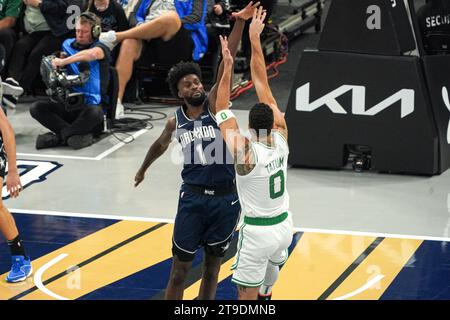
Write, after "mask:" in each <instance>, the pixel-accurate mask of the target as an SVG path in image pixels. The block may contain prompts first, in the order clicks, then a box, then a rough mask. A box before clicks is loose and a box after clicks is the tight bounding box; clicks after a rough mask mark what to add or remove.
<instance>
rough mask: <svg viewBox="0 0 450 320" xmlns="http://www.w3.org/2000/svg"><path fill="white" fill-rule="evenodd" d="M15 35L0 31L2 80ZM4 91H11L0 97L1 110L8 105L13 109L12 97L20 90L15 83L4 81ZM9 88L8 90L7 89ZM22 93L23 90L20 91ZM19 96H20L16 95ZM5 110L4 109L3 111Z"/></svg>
mask: <svg viewBox="0 0 450 320" xmlns="http://www.w3.org/2000/svg"><path fill="white" fill-rule="evenodd" d="M16 38H17V35H16V33H15V31H14V30H13V29H2V30H0V52H1V54H2V55H3V59H2V60H1V68H2V70H1V76H2V78H3V79H5V78H6V76H7V67H8V64H9V61H10V57H11V53H12V51H13V47H14V44H15V42H16ZM3 87H4V89H6V90H7V89H11V90H12V91H13V93H12V94H9V95H8V93H7V92H5V94H6V96H2V100H1V101H0V103H1V105H2V108H4V107H5V105H8V106H9V107H11V108H14V107H15V104H16V103H17V99H16V98H15V97H14V96H15V95H16V94H14V92H17V91H19V92H20V91H21V90H22V88H21V87H20V86H19V84H18V83H16V82H15V81H10V80H9V79H8V81H6V80H5V81H4V82H3ZM8 87H10V88H8ZM22 92H23V90H22ZM17 95H20V94H17ZM5 110H6V109H5Z"/></svg>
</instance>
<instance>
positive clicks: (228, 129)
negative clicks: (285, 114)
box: [216, 36, 243, 156]
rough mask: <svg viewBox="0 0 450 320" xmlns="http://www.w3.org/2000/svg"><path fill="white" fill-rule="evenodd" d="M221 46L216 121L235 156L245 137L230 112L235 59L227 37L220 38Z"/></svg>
mask: <svg viewBox="0 0 450 320" xmlns="http://www.w3.org/2000/svg"><path fill="white" fill-rule="evenodd" d="M220 44H221V46H222V57H223V73H222V76H221V78H220V79H218V81H219V82H218V86H217V99H216V120H217V124H218V125H219V127H220V131H221V132H222V136H223V138H224V140H225V142H226V143H227V146H228V148H229V149H230V151H231V153H232V154H233V155H234V156H235V155H236V153H237V151H238V149H239V144H240V141H242V140H243V137H242V136H241V135H240V134H239V126H238V124H237V121H236V118H235V116H234V114H233V112H232V111H231V110H229V102H230V83H231V74H232V72H233V57H232V55H231V52H230V49H229V48H228V39H227V37H223V36H220Z"/></svg>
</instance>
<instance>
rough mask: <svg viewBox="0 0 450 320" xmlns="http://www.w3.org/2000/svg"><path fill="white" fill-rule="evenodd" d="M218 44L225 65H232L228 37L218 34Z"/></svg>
mask: <svg viewBox="0 0 450 320" xmlns="http://www.w3.org/2000/svg"><path fill="white" fill-rule="evenodd" d="M219 38H220V44H221V46H222V58H223V63H224V64H225V66H227V67H229V66H231V65H233V57H232V56H231V52H230V49H229V48H228V38H227V37H225V36H219Z"/></svg>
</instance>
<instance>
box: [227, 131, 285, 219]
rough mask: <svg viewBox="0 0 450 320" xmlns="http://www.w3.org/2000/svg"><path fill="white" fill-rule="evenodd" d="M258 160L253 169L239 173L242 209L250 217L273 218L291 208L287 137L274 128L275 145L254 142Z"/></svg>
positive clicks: (237, 181)
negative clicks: (287, 178) (287, 181)
mask: <svg viewBox="0 0 450 320" xmlns="http://www.w3.org/2000/svg"><path fill="white" fill-rule="evenodd" d="M251 145H252V148H253V153H254V157H255V161H256V166H255V167H254V168H253V170H252V171H251V172H250V173H249V174H247V175H245V176H241V175H239V174H238V173H236V184H237V189H238V193H239V200H240V203H241V207H242V213H243V214H244V215H245V216H248V217H260V218H270V217H275V216H278V215H279V214H281V213H283V212H285V211H288V210H289V195H288V192H287V190H286V174H287V160H288V155H289V147H288V144H287V141H286V139H285V138H284V137H283V136H282V135H281V134H280V133H279V132H277V131H276V130H273V131H272V147H268V146H267V145H264V144H262V143H259V142H252V143H251Z"/></svg>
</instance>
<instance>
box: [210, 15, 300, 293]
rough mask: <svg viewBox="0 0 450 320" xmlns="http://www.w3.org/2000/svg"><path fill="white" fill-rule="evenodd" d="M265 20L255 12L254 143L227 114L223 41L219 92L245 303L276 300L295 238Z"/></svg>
mask: <svg viewBox="0 0 450 320" xmlns="http://www.w3.org/2000/svg"><path fill="white" fill-rule="evenodd" d="M265 16H266V13H265V11H264V10H263V9H262V7H259V8H258V9H255V12H254V14H253V21H252V23H251V24H250V30H249V34H250V40H251V46H252V57H251V64H250V66H251V74H252V81H253V83H254V85H255V89H256V93H257V95H258V99H259V103H258V104H256V105H255V106H253V107H252V109H251V110H250V114H249V128H250V131H251V132H252V138H251V139H250V140H249V139H246V138H245V137H243V136H242V135H241V134H239V128H238V124H237V122H236V119H235V117H234V115H233V113H232V112H231V111H230V110H229V109H228V102H229V97H230V81H231V71H232V68H233V58H232V57H231V55H230V52H229V50H228V43H227V39H226V38H222V37H221V39H220V40H221V44H222V54H223V59H224V63H225V71H224V73H223V76H222V78H221V82H220V85H219V88H218V94H217V101H216V108H217V109H216V110H217V112H216V119H217V123H218V124H219V126H220V130H221V132H222V135H223V137H224V138H225V141H226V143H227V147H228V148H229V150H230V151H231V153H232V154H233V156H234V162H235V167H236V184H237V189H238V194H239V199H240V202H241V207H242V213H243V215H244V223H243V224H242V226H241V228H240V233H239V241H238V251H237V254H236V258H235V263H234V265H233V267H232V269H233V270H234V272H233V278H232V281H233V282H234V283H236V284H237V286H238V294H239V299H241V300H250V299H252V300H254V299H257V298H259V299H262V300H265V299H269V298H270V297H271V290H272V286H273V285H274V283H275V281H276V279H277V278H278V273H279V266H280V265H282V264H283V263H284V262H286V260H287V257H288V253H287V249H288V247H289V245H290V244H291V241H292V236H293V225H292V218H291V214H290V213H289V211H288V210H289V195H288V193H287V190H286V173H287V159H288V155H289V148H288V144H287V127H286V121H285V119H284V116H283V114H282V113H281V111H280V110H279V109H278V106H277V103H276V101H275V99H274V97H273V95H272V92H271V90H270V87H269V84H268V80H267V71H266V64H265V61H264V55H263V52H262V49H261V41H260V34H261V32H262V30H263V29H264V18H265ZM258 293H259V295H258Z"/></svg>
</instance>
